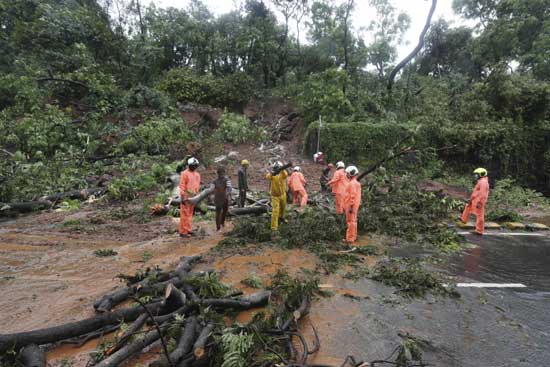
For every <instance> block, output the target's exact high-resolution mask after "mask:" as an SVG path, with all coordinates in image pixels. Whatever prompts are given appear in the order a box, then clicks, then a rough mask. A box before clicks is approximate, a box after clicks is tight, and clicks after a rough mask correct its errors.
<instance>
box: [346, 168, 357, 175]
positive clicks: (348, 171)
mask: <svg viewBox="0 0 550 367" xmlns="http://www.w3.org/2000/svg"><path fill="white" fill-rule="evenodd" d="M346 174H347V175H348V176H350V177H355V176H357V175H358V174H359V170H358V169H357V167H355V166H349V167H348V168H346Z"/></svg>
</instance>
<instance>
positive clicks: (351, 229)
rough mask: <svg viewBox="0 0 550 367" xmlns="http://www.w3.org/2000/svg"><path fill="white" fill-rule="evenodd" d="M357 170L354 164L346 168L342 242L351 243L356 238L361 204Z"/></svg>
mask: <svg viewBox="0 0 550 367" xmlns="http://www.w3.org/2000/svg"><path fill="white" fill-rule="evenodd" d="M358 174H359V170H358V169H357V167H355V166H349V167H348V168H346V176H347V178H348V180H349V182H348V183H347V185H346V188H345V199H344V210H345V212H346V224H347V231H346V239H345V240H344V242H346V243H348V244H353V243H354V242H355V241H356V240H357V213H358V212H359V206H360V205H361V183H360V182H359V181H358V180H357V175H358Z"/></svg>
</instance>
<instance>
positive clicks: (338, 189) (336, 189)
mask: <svg viewBox="0 0 550 367" xmlns="http://www.w3.org/2000/svg"><path fill="white" fill-rule="evenodd" d="M345 167H346V166H345V165H344V162H342V161H340V162H338V163H336V172H334V175H333V176H332V180H330V181H329V182H328V184H329V185H330V186H332V193H333V194H334V196H335V198H336V214H342V213H344V195H345V193H346V192H345V191H346V185H347V183H348V179H347V178H346V172H345V170H344V168H345Z"/></svg>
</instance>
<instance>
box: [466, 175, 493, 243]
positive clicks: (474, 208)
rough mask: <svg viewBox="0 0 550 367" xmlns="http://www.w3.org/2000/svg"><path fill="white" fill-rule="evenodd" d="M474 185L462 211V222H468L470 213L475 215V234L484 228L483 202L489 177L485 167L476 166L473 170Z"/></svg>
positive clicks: (487, 194)
mask: <svg viewBox="0 0 550 367" xmlns="http://www.w3.org/2000/svg"><path fill="white" fill-rule="evenodd" d="M474 180H475V181H476V185H475V187H474V191H472V196H471V197H470V201H469V202H468V204H467V205H466V207H465V208H464V212H463V213H462V222H464V223H466V222H468V218H469V217H470V214H474V215H475V216H476V231H475V233H476V234H479V235H482V234H483V231H484V229H485V204H486V203H487V198H488V197H489V177H488V176H487V170H486V169H485V168H478V169H476V170H475V171H474Z"/></svg>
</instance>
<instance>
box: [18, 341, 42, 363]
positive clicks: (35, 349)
mask: <svg viewBox="0 0 550 367" xmlns="http://www.w3.org/2000/svg"><path fill="white" fill-rule="evenodd" d="M18 361H19V362H20V363H21V365H23V367H46V353H45V352H44V351H43V350H42V349H41V348H40V347H39V346H38V345H36V344H31V345H28V346H26V347H25V348H23V349H21V352H19V357H18Z"/></svg>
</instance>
